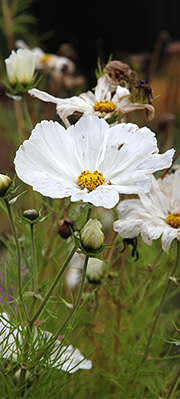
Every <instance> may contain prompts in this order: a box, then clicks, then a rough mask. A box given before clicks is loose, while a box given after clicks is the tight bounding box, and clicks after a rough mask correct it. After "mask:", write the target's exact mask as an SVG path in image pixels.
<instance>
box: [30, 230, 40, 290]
mask: <svg viewBox="0 0 180 399" xmlns="http://www.w3.org/2000/svg"><path fill="white" fill-rule="evenodd" d="M30 229H31V248H32V266H33V292H35V293H37V292H38V270H37V257H36V245H35V234H34V224H30Z"/></svg>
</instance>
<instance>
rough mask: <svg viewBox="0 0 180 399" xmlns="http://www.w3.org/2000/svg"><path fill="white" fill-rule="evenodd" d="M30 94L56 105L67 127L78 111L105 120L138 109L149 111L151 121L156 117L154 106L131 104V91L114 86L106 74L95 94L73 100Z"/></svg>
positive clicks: (99, 80) (35, 93) (81, 95)
mask: <svg viewBox="0 0 180 399" xmlns="http://www.w3.org/2000/svg"><path fill="white" fill-rule="evenodd" d="M29 94H31V95H32V96H34V97H37V98H39V99H40V100H42V101H47V102H52V103H55V104H56V112H57V114H58V115H59V116H60V118H61V119H62V121H63V122H64V124H65V126H69V125H70V123H69V121H68V117H69V116H71V115H73V113H74V112H76V111H77V112H79V113H80V114H82V115H83V116H88V115H92V114H94V115H97V116H99V117H103V118H104V119H109V118H110V117H111V116H112V115H113V114H114V113H117V114H118V113H120V114H126V113H129V112H132V111H134V110H136V109H137V110H138V109H144V110H145V109H148V111H149V119H153V117H154V107H153V106H152V105H150V104H140V103H133V102H131V100H130V97H131V94H130V91H129V90H128V89H126V88H125V87H121V86H117V87H114V86H112V85H111V84H110V82H109V80H108V79H107V75H106V74H104V75H102V77H101V78H99V79H98V83H97V86H96V87H95V91H94V93H93V92H92V91H87V92H86V93H82V94H80V95H79V96H73V97H71V98H57V97H54V96H52V95H50V94H48V93H46V92H44V91H40V90H38V89H31V90H29Z"/></svg>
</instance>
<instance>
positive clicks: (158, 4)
mask: <svg viewBox="0 0 180 399" xmlns="http://www.w3.org/2000/svg"><path fill="white" fill-rule="evenodd" d="M32 13H33V15H34V16H35V17H37V19H38V25H37V27H36V31H37V32H38V34H39V35H43V34H45V33H47V32H51V33H52V35H50V36H49V37H48V36H47V39H46V41H45V43H44V47H45V48H44V49H45V50H46V51H49V52H54V53H56V52H57V50H58V47H59V45H60V44H62V43H64V42H68V43H71V44H73V46H74V48H75V49H76V51H77V53H78V65H79V67H80V69H81V70H82V72H85V73H86V74H89V75H91V73H93V71H94V68H96V66H97V57H98V56H100V57H101V58H102V60H103V61H105V62H106V61H107V59H108V58H109V55H110V54H112V55H113V59H115V58H116V59H117V58H118V56H120V57H121V58H122V57H124V58H125V57H126V55H127V54H129V53H141V52H144V51H149V52H152V51H153V48H154V45H155V43H156V40H157V38H158V35H159V33H160V32H161V31H163V30H165V31H167V32H168V33H169V35H170V37H171V39H172V40H174V41H176V40H180V0H170V1H163V0H157V1H154V0H151V1H146V0H144V1H106V2H98V3H95V2H87V1H86V2H81V3H80V2H79V3H76V2H74V1H73V2H70V3H69V2H66V1H64V2H62V1H54V0H52V1H42V0H35V2H34V4H33V6H32ZM122 61H123V60H122Z"/></svg>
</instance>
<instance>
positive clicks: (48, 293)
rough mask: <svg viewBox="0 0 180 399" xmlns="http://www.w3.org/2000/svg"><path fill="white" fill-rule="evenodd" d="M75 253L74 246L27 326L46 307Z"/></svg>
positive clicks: (31, 323) (32, 322)
mask: <svg viewBox="0 0 180 399" xmlns="http://www.w3.org/2000/svg"><path fill="white" fill-rule="evenodd" d="M75 252H76V246H74V247H73V249H72V251H71V252H70V254H69V255H68V257H67V259H66V261H65V262H64V264H63V266H62V268H61V269H60V270H59V272H58V273H57V275H56V277H55V279H54V281H53V283H52V284H51V287H50V288H49V291H48V292H47V294H46V295H45V297H44V299H43V301H42V302H41V304H40V306H39V307H38V309H37V311H36V312H35V314H34V316H33V317H32V318H31V320H30V321H29V325H30V326H32V325H33V324H34V322H35V321H36V320H37V317H38V316H39V315H40V313H41V312H42V310H43V309H44V306H45V305H46V303H47V301H48V299H49V298H50V296H51V294H52V293H53V291H54V289H55V288H56V286H57V284H58V283H59V280H60V279H61V277H62V275H63V274H64V272H65V270H66V269H67V266H68V264H69V262H70V261H71V259H72V257H73V255H74V254H75Z"/></svg>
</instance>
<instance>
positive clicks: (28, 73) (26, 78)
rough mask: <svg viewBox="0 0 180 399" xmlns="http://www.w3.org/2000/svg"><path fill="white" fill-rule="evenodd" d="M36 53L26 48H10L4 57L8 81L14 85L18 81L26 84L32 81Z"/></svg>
mask: <svg viewBox="0 0 180 399" xmlns="http://www.w3.org/2000/svg"><path fill="white" fill-rule="evenodd" d="M35 62H36V55H35V54H33V53H32V52H31V51H29V50H27V49H24V50H23V49H18V50H17V51H16V52H15V51H14V50H12V52H11V54H10V56H9V57H8V58H6V59H5V64H6V71H7V75H8V79H9V82H10V83H11V84H12V85H14V84H16V82H17V81H18V82H19V83H21V84H28V83H30V82H31V81H32V79H33V76H34V71H35Z"/></svg>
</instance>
